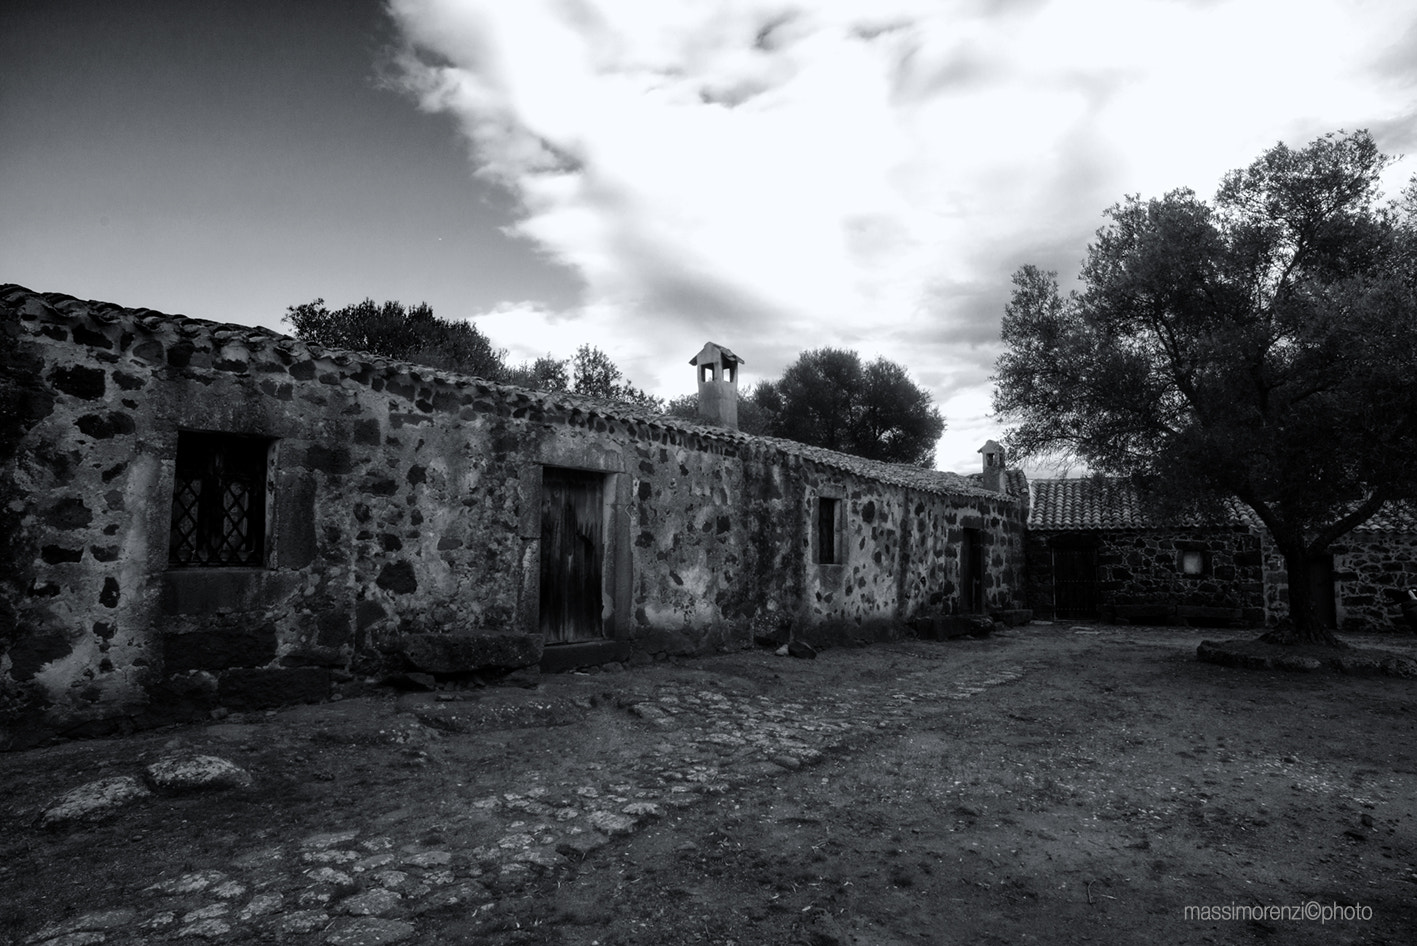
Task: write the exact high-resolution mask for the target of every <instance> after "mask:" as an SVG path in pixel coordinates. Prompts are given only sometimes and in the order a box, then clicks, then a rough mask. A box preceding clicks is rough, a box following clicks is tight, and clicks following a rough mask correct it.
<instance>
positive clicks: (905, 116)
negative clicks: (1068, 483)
mask: <svg viewBox="0 0 1417 946" xmlns="http://www.w3.org/2000/svg"><path fill="white" fill-rule="evenodd" d="M389 9H390V12H391V14H392V15H393V17H394V20H395V22H396V23H397V25H398V27H399V29H400V31H401V34H402V37H403V41H404V49H403V51H402V54H401V56H400V59H399V64H398V81H399V82H401V83H402V84H403V85H404V86H405V87H406V88H407V89H408V90H410V91H411V92H412V93H413V94H414V95H416V96H417V98H418V101H419V103H420V105H421V106H422V107H423V108H424V109H427V110H429V111H434V112H445V113H449V114H451V115H452V116H454V117H455V118H456V120H457V121H458V122H459V124H460V127H461V128H462V130H463V131H464V133H465V134H466V136H467V138H468V140H469V142H470V145H471V154H472V160H473V162H474V164H475V166H476V168H477V172H478V174H479V175H481V176H483V177H484V178H487V179H490V180H492V181H494V182H495V183H497V184H499V185H501V186H504V187H506V188H507V189H509V190H510V191H511V192H512V193H513V194H514V195H515V196H516V197H517V199H518V201H519V204H520V208H521V213H520V219H519V222H518V224H517V225H516V227H515V230H514V232H513V234H512V235H513V236H515V237H518V238H523V239H526V240H529V241H532V242H533V243H534V244H535V245H536V246H537V247H538V248H539V249H541V250H542V251H543V252H544V253H545V254H546V255H547V256H548V258H550V259H551V260H554V261H555V262H557V263H559V264H561V265H564V266H566V267H569V268H571V269H572V270H574V271H575V272H576V273H578V274H579V276H580V277H581V279H582V280H583V281H584V284H585V289H584V294H583V298H582V302H581V304H580V305H579V306H578V307H576V308H575V309H573V310H564V311H558V310H553V309H550V308H548V307H547V306H546V305H545V304H543V303H541V302H540V301H538V300H536V299H509V300H506V301H505V302H504V303H503V304H501V305H499V306H498V307H497V308H496V309H494V310H493V311H491V312H488V313H485V314H484V315H483V316H481V317H480V319H479V324H481V325H482V326H483V327H484V329H485V330H486V331H487V332H488V333H489V334H490V335H491V336H492V338H493V339H494V340H496V341H497V342H498V343H499V344H501V345H505V346H507V347H509V348H510V349H511V351H512V353H513V354H514V355H515V356H520V357H530V356H534V355H537V354H541V353H545V352H548V351H550V352H552V353H555V354H557V355H559V356H564V355H566V354H569V352H570V350H571V349H573V348H574V347H575V345H576V344H577V343H578V342H583V341H588V342H593V343H595V344H599V345H600V346H601V347H602V348H605V349H606V350H607V351H608V352H610V353H611V354H612V356H613V357H614V358H615V359H616V361H617V362H619V363H620V364H621V365H622V366H623V367H624V368H625V369H626V373H627V374H628V375H629V376H630V377H631V378H632V379H633V380H634V381H635V382H636V383H638V384H640V385H642V386H644V387H647V388H650V389H651V390H655V391H657V392H658V393H662V394H674V393H680V392H682V391H684V390H685V389H686V388H687V387H688V384H687V382H686V377H682V375H685V373H686V372H685V369H684V368H683V366H682V365H681V364H680V363H681V362H683V361H685V360H686V359H687V358H688V357H689V356H690V355H692V354H693V353H694V351H696V350H697V348H698V346H699V344H700V343H701V342H702V341H703V340H704V339H713V340H716V341H719V342H721V343H723V344H726V345H729V346H731V347H732V348H733V349H734V350H735V351H737V352H738V353H739V354H741V355H743V357H744V358H746V359H747V363H748V369H749V370H751V371H752V373H753V374H754V375H756V376H757V377H773V376H775V375H777V374H778V373H780V372H781V370H782V368H783V367H785V366H786V365H787V364H788V363H790V362H791V361H792V360H793V358H795V356H796V355H797V353H798V352H800V351H802V350H803V349H807V348H815V347H821V346H824V345H832V346H837V347H846V348H854V349H856V350H858V351H860V352H861V353H862V354H863V355H865V356H868V357H873V356H876V355H884V356H885V357H888V358H891V359H894V360H896V361H899V362H900V363H902V364H904V365H906V366H907V367H908V368H909V369H910V370H911V372H912V374H913V375H914V376H915V378H916V380H917V381H919V382H921V383H922V384H924V385H925V386H927V387H928V388H929V389H930V390H931V391H932V392H933V393H934V395H935V398H936V401H937V403H938V404H939V405H940V406H941V408H942V410H943V411H944V413H945V415H946V418H947V420H948V422H949V426H950V430H949V431H948V432H947V433H946V439H945V442H943V443H942V445H941V449H940V452H939V460H940V462H941V465H942V466H944V467H945V468H954V469H963V468H969V467H972V466H973V464H974V463H975V462H976V459H975V458H974V450H975V449H976V448H977V447H978V446H979V445H980V444H981V443H982V442H983V441H984V440H985V439H988V438H989V437H996V436H998V434H999V430H998V427H997V424H996V423H995V422H994V421H992V420H990V419H989V418H988V417H987V412H988V405H989V382H988V377H989V375H990V373H991V371H992V364H993V361H994V358H995V357H996V356H997V354H998V351H999V344H998V327H999V319H1000V317H1001V315H1002V311H1003V306H1004V303H1005V302H1006V301H1007V299H1008V295H1009V288H1010V285H1009V275H1010V274H1011V273H1012V272H1013V271H1014V270H1015V269H1017V268H1018V267H1019V266H1020V265H1022V264H1023V263H1026V262H1034V263H1038V264H1040V265H1043V266H1046V267H1049V268H1055V269H1058V270H1059V271H1060V273H1061V275H1062V276H1063V277H1064V278H1065V279H1066V278H1070V277H1071V276H1072V275H1073V274H1075V273H1076V271H1077V268H1078V264H1079V262H1080V261H1081V258H1082V256H1083V253H1084V251H1085V247H1086V244H1087V242H1088V240H1089V238H1090V236H1091V234H1092V233H1093V231H1095V230H1096V228H1097V227H1098V226H1099V225H1100V224H1101V222H1102V217H1101V214H1102V211H1103V210H1104V208H1106V207H1107V206H1109V205H1111V204H1112V203H1115V202H1116V201H1117V200H1119V199H1120V198H1121V197H1122V196H1123V195H1124V194H1126V193H1132V192H1140V193H1143V194H1159V193H1162V192H1164V191H1166V190H1169V189H1172V188H1174V187H1180V186H1189V187H1192V188H1194V189H1195V190H1197V191H1198V192H1200V193H1202V194H1204V195H1207V196H1208V195H1210V194H1211V193H1213V192H1214V189H1215V187H1216V185H1217V184H1218V181H1219V178H1220V175H1221V174H1223V173H1224V172H1225V171H1226V170H1228V169H1230V168H1234V167H1239V166H1243V165H1244V164H1247V163H1248V162H1249V161H1251V160H1253V159H1254V158H1255V157H1257V156H1258V155H1259V153H1260V152H1261V151H1263V150H1264V149H1265V148H1266V147H1269V146H1270V145H1272V144H1274V142H1275V141H1277V140H1285V141H1287V142H1288V143H1290V144H1295V145H1301V144H1303V143H1305V142H1307V141H1308V140H1310V139H1312V138H1313V137H1316V136H1317V135H1319V134H1322V133H1324V132H1327V131H1331V130H1335V129H1338V128H1346V129H1349V130H1353V129H1357V128H1369V129H1370V130H1372V131H1373V133H1374V135H1375V137H1376V138H1377V140H1378V143H1379V145H1380V146H1381V147H1383V148H1384V149H1385V150H1387V151H1389V152H1402V151H1404V150H1412V149H1413V148H1414V147H1417V104H1414V103H1417V95H1414V92H1417V27H1414V23H1417V10H1414V8H1413V7H1412V6H1411V4H1410V3H1409V2H1407V0H1391V2H1362V0H1305V2H1304V3H1292V2H1287V0H1233V2H1227V0H1194V2H1180V0H1051V2H1049V0H972V2H971V0H958V2H942V0H917V2H911V0H860V2H853V0H810V2H808V0H803V2H798V3H792V2H749V0H740V2H733V0H725V2H702V0H678V2H676V0H647V2H638V3H637V2H629V0H518V2H516V3H507V2H502V0H487V2H477V0H391V2H390V4H389ZM1411 172H1412V165H1411V163H1409V162H1403V164H1402V165H1401V166H1400V167H1399V168H1398V169H1397V171H1396V172H1394V178H1393V180H1394V183H1397V182H1398V181H1399V179H1400V178H1405V177H1406V175H1407V174H1410V173H1411ZM1399 175H1400V178H1399ZM681 356H682V357H681Z"/></svg>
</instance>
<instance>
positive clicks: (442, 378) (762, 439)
mask: <svg viewBox="0 0 1417 946" xmlns="http://www.w3.org/2000/svg"><path fill="white" fill-rule="evenodd" d="M27 300H39V301H40V302H42V303H44V304H45V305H46V306H47V307H48V308H49V309H51V310H53V311H54V312H57V313H58V314H60V315H61V316H64V317H65V318H68V319H72V318H76V317H79V316H80V315H84V316H88V317H90V318H92V319H95V320H98V321H102V322H109V323H114V322H119V321H128V322H132V323H136V324H137V325H141V326H143V327H144V328H152V327H153V325H151V324H149V323H160V324H167V325H173V326H176V327H177V329H178V331H179V333H180V334H182V335H183V336H185V337H188V338H198V337H203V338H207V339H210V340H211V341H212V342H214V343H215V342H218V341H220V342H221V343H225V342H226V341H229V340H235V339H239V340H241V341H243V342H245V343H247V344H248V345H251V344H262V345H270V346H272V347H275V348H278V349H280V350H282V351H285V352H286V353H287V354H292V355H296V357H300V356H299V354H298V353H299V352H301V351H302V350H303V352H304V355H305V357H308V358H309V359H311V360H320V359H327V360H330V361H333V362H334V363H335V364H337V365H340V366H341V367H344V366H347V365H350V364H355V365H359V366H362V367H368V368H370V369H373V370H376V371H380V372H402V373H407V374H412V375H417V376H418V378H419V379H420V380H422V381H430V382H431V381H437V382H441V383H444V384H452V385H465V384H467V383H474V384H477V385H478V386H479V387H481V388H485V389H487V391H488V392H489V393H497V394H500V395H502V396H504V397H511V398H513V399H522V400H525V401H530V402H533V403H535V404H537V405H538V406H540V407H542V408H550V409H562V410H566V409H569V410H571V411H581V412H583V413H586V414H590V415H593V416H600V417H604V418H606V419H611V420H618V421H622V422H627V423H638V424H646V425H648V426H651V427H657V428H660V429H664V430H672V431H677V432H681V433H686V434H692V435H695V436H698V437H700V438H701V439H704V440H709V441H719V442H724V443H732V444H737V445H740V446H745V447H750V448H751V447H761V448H763V449H768V450H773V451H776V452H778V453H781V454H786V455H789V456H795V457H799V458H801V459H804V460H808V461H810V462H812V463H816V464H818V465H820V466H825V467H830V468H833V469H837V470H841V471H843V472H846V473H851V474H854V475H858V476H864V477H867V478H869V479H874V480H877V481H879V482H882V483H886V484H890V485H896V486H904V487H907V488H910V489H918V490H921V491H924V492H930V493H938V494H944V495H958V496H973V497H987V498H992V499H997V500H1001V501H1005V502H1009V501H1013V500H1011V499H1010V497H1008V496H1005V495H1003V494H1000V493H996V492H994V491H992V490H986V489H984V488H982V487H978V486H974V485H973V484H971V483H970V482H969V481H968V479H967V478H966V477H965V476H963V475H961V474H958V473H951V472H946V471H941V470H925V469H921V468H919V467H912V466H908V465H905V464H899V463H886V462H884V461H881V460H869V459H866V458H865V457H857V456H853V455H851V454H846V453H841V452H839V451H836V450H828V449H826V448H825V447H814V446H811V445H809V444H804V443H799V442H797V441H795V440H785V439H782V438H779V437H767V436H762V435H757V434H745V433H743V432H742V431H738V430H730V429H728V428H724V427H716V426H707V425H702V424H695V423H692V422H689V421H686V420H684V419H682V418H677V417H672V416H671V415H666V414H656V413H651V412H648V411H640V410H636V409H634V408H633V407H630V406H628V405H623V404H621V403H619V402H607V401H604V400H601V399H600V398H594V397H587V396H585V395H580V394H573V393H571V392H566V391H538V390H533V389H531V388H523V387H519V386H517V385H512V384H505V383H503V382H500V381H491V380H488V379H486V378H479V377H476V376H474V375H469V374H464V373H462V372H458V371H451V370H448V369H445V368H435V367H432V366H430V365H424V364H419V363H417V362H412V361H406V360H402V359H398V358H389V357H387V356H384V355H379V354H376V353H373V352H365V351H357V350H354V349H342V348H329V347H326V346H324V345H320V344H317V343H314V342H307V341H304V340H303V339H299V338H296V337H295V336H292V335H286V334H284V333H281V332H277V331H275V330H274V329H270V328H266V327H265V326H260V325H240V324H236V323H231V322H213V321H210V320H208V319H198V318H193V317H192V316H188V315H181V314H173V313H167V312H159V311H157V310H155V309H148V308H129V307H126V306H121V305H119V304H117V303H114V302H105V301H102V300H83V299H79V298H77V297H76V296H72V295H69V294H67V293H61V292H36V291H34V290H32V289H28V288H26V287H24V286H20V285H17V284H15V283H6V284H4V285H0V305H3V307H4V308H5V309H6V310H10V311H19V310H20V309H21V308H23V307H24V305H25V302H26V301H27ZM76 309H77V310H78V311H75V310H76Z"/></svg>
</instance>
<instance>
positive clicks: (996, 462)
mask: <svg viewBox="0 0 1417 946" xmlns="http://www.w3.org/2000/svg"><path fill="white" fill-rule="evenodd" d="M979 452H980V453H982V454H984V488H985V489H992V490H994V491H995V492H996V493H1002V492H1004V491H1005V489H1006V487H1005V485H1004V448H1003V447H1001V446H999V445H998V444H997V443H995V442H994V441H992V440H986V441H985V442H984V446H982V447H980V448H979Z"/></svg>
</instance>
